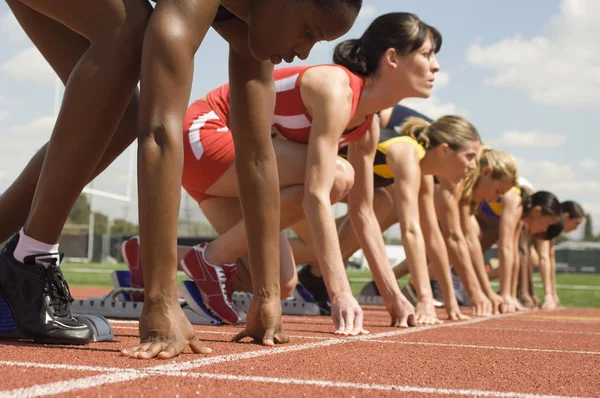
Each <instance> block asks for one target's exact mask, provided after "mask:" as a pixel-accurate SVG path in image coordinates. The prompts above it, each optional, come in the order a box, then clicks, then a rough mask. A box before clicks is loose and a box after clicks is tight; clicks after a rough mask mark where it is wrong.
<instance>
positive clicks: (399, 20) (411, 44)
mask: <svg viewBox="0 0 600 398" xmlns="http://www.w3.org/2000/svg"><path fill="white" fill-rule="evenodd" d="M430 34H431V35H432V36H433V46H434V48H433V49H434V51H435V52H436V53H437V52H438V51H440V48H441V47H442V35H441V33H440V32H439V31H438V30H437V29H436V28H434V27H433V26H429V25H427V24H426V23H425V22H423V21H421V20H420V19H419V17H418V16H416V15H415V14H410V13H406V12H393V13H389V14H384V15H381V16H380V17H377V18H376V19H375V20H374V21H373V22H371V25H369V27H368V28H367V30H366V31H365V33H363V35H362V36H361V37H360V39H352V40H346V41H343V42H341V43H339V44H338V45H337V46H336V47H335V50H334V53H333V62H334V63H336V64H338V65H342V66H344V67H346V68H347V69H349V70H350V71H351V72H352V73H355V74H357V75H360V76H365V77H366V76H371V75H373V74H374V73H375V72H376V71H377V69H378V68H379V62H380V61H381V57H382V56H383V54H385V52H386V51H387V50H388V49H390V48H394V49H395V50H396V51H397V52H398V54H400V55H407V54H410V53H412V52H413V51H416V50H418V49H419V48H421V46H423V44H424V43H425V40H427V37H428V35H430Z"/></svg>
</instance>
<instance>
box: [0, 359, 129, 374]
mask: <svg viewBox="0 0 600 398" xmlns="http://www.w3.org/2000/svg"><path fill="white" fill-rule="evenodd" d="M0 366H18V367H24V368H43V369H65V370H79V371H85V372H124V371H128V370H131V369H121V368H111V367H107V366H85V365H68V364H63V363H38V362H18V361H0Z"/></svg>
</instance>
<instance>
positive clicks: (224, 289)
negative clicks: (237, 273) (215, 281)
mask: <svg viewBox="0 0 600 398" xmlns="http://www.w3.org/2000/svg"><path fill="white" fill-rule="evenodd" d="M215 270H216V272H217V277H218V278H219V285H220V287H221V291H222V292H223V293H225V299H226V300H227V301H228V303H229V304H232V298H233V296H232V298H229V292H228V290H227V275H225V270H224V269H223V268H222V267H216V268H215Z"/></svg>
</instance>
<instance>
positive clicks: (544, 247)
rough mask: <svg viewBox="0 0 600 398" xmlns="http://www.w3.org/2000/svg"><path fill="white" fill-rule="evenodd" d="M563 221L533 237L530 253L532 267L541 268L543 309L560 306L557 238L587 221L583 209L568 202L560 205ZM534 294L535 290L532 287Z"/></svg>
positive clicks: (576, 204) (574, 203) (530, 289)
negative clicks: (557, 280) (557, 283)
mask: <svg viewBox="0 0 600 398" xmlns="http://www.w3.org/2000/svg"><path fill="white" fill-rule="evenodd" d="M560 208H561V214H562V220H561V221H559V222H557V223H555V224H552V225H551V226H550V227H548V229H547V231H546V232H544V233H541V234H536V235H534V236H533V238H534V239H533V241H534V245H532V247H531V251H530V262H531V265H532V267H536V266H539V269H540V275H541V277H542V284H543V287H544V301H543V304H542V309H545V310H553V309H556V308H558V307H559V306H560V300H559V298H558V294H557V292H556V253H555V238H556V237H558V236H559V235H560V234H561V233H569V232H572V231H575V230H576V229H577V228H578V227H579V225H581V224H582V223H583V222H584V221H585V212H584V210H583V207H581V205H580V204H579V203H577V202H574V201H571V200H568V201H565V202H562V203H561V204H560ZM529 291H530V292H532V291H533V288H532V287H530V288H529Z"/></svg>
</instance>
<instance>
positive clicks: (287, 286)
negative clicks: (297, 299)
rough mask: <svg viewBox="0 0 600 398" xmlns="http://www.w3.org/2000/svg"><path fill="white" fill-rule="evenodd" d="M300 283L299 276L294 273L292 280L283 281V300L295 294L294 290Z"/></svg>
mask: <svg viewBox="0 0 600 398" xmlns="http://www.w3.org/2000/svg"><path fill="white" fill-rule="evenodd" d="M297 283H298V274H297V273H296V272H292V275H291V276H290V278H287V279H286V280H282V281H281V299H282V300H283V299H286V298H288V297H290V296H291V295H292V294H293V293H294V289H296V284H297Z"/></svg>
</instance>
